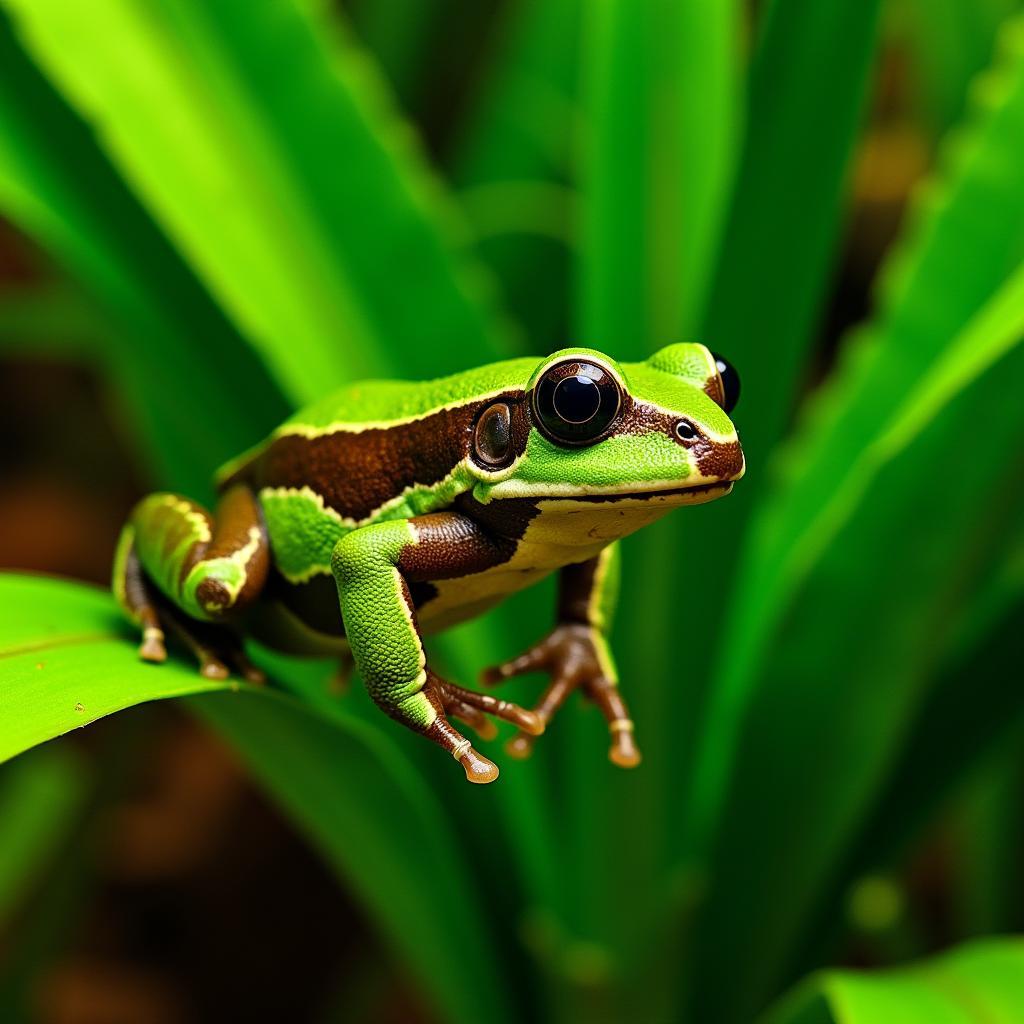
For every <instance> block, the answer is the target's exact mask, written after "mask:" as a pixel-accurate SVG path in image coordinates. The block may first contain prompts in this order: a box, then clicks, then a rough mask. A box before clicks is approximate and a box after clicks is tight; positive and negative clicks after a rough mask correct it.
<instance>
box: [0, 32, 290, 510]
mask: <svg viewBox="0 0 1024 1024" xmlns="http://www.w3.org/2000/svg"><path fill="white" fill-rule="evenodd" d="M0 207H2V209H3V212H4V214H5V216H8V217H10V219H11V220H12V221H14V222H15V223H17V224H18V225H20V226H21V227H22V228H23V229H24V230H25V231H26V232H27V233H29V234H30V235H32V236H33V237H34V238H35V239H37V240H38V241H40V242H41V243H42V244H43V245H44V246H45V247H46V248H47V249H48V250H49V251H50V252H51V253H53V254H54V255H55V256H56V257H57V258H58V259H59V260H61V261H62V262H63V263H64V264H66V266H67V267H68V268H69V269H70V270H71V271H72V272H73V273H74V274H76V275H77V277H78V278H79V279H80V280H81V281H82V282H84V283H85V284H86V286H87V287H88V288H89V289H90V290H91V292H92V293H93V294H94V295H95V296H96V297H97V298H98V299H99V300H101V302H102V304H103V307H104V312H105V313H106V314H107V316H108V317H109V319H110V321H111V323H112V325H113V328H114V329H112V330H110V331H103V332H102V338H103V340H104V349H105V350H107V349H108V350H109V352H110V354H111V355H112V357H113V358H112V359H111V360H110V363H111V365H112V368H113V369H114V371H115V372H116V374H117V376H118V379H119V382H120V384H121V385H122V386H121V393H122V395H123V397H124V400H125V401H126V402H128V403H129V405H130V407H131V408H132V410H133V412H134V414H135V422H136V424H137V427H138V431H139V433H140V434H141V435H142V436H143V437H144V438H145V440H147V441H148V442H149V447H148V451H147V460H148V461H149V462H150V463H151V464H152V465H151V466H150V467H148V468H150V470H151V471H152V472H154V474H155V475H156V474H159V475H161V476H162V479H163V482H164V483H165V484H166V485H169V486H171V487H174V488H178V489H182V490H188V491H189V492H190V493H192V494H194V495H196V496H200V495H204V494H207V493H208V489H209V480H210V476H211V474H210V470H211V466H215V465H218V464H219V463H220V462H223V461H225V460H226V459H228V458H229V457H231V456H232V455H235V454H237V452H239V451H240V450H242V449H244V448H247V447H248V446H249V445H251V444H253V443H254V442H255V441H256V440H258V439H259V438H260V437H261V436H263V435H264V434H265V433H267V432H268V431H269V430H270V429H271V428H272V427H273V426H275V425H276V423H278V422H279V421H280V420H281V419H283V418H284V416H285V415H286V414H287V412H288V406H287V405H286V403H285V401H284V398H283V396H282V393H281V391H280V389H279V388H278V387H277V385H276V384H275V383H274V381H272V380H271V379H270V378H269V377H268V375H267V372H266V369H265V368H264V367H263V365H262V364H261V362H260V360H259V359H258V357H257V356H256V353H255V352H254V351H253V350H252V348H251V347H250V346H249V345H248V344H247V343H246V341H245V340H244V339H242V338H241V336H240V335H239V334H238V333H237V332H236V331H235V329H234V327H233V326H232V325H231V324H230V323H229V322H228V320H227V318H226V317H225V316H224V314H223V313H222V312H221V311H220V310H219V309H218V308H217V306H215V305H214V303H213V302H212V301H211V299H210V296H209V295H208V294H207V293H206V292H205V291H204V290H203V288H202V286H201V285H200V284H199V282H198V281H197V280H196V278H195V276H194V275H193V273H192V271H191V269H190V268H189V267H188V266H186V265H185V264H184V263H183V262H182V260H181V258H180V257H179V256H178V254H177V253H176V252H175V251H174V250H173V249H172V248H171V247H170V246H169V245H168V244H167V240H166V239H165V238H164V237H163V235H161V234H160V232H159V231H158V230H157V229H156V228H155V227H154V225H153V223H152V222H151V221H150V219H149V217H148V216H147V214H146V212H145V211H144V210H143V209H142V207H141V206H140V205H139V203H138V202H137V201H136V199H135V198H134V196H133V195H132V194H131V193H130V192H129V191H128V189H127V188H126V187H125V185H124V183H123V182H122V181H121V180H120V179H119V178H118V176H117V174H116V172H115V170H114V168H113V167H112V166H111V165H110V163H109V161H108V160H107V158H106V157H105V156H104V154H103V153H102V151H101V150H100V149H99V147H98V146H97V143H96V138H95V136H94V135H93V134H92V133H91V132H90V130H89V128H88V127H87V126H86V125H85V124H84V123H83V122H82V120H81V119H80V118H78V117H77V116H76V115H75V114H74V113H73V112H72V111H71V110H70V109H69V108H68V107H67V105H66V104H65V103H64V102H63V100H62V99H61V98H60V97H59V96H58V95H57V94H56V93H55V92H54V90H53V88H52V87H51V86H50V84H49V83H48V82H47V81H46V79H44V78H43V76H42V75H41V74H40V72H39V70H38V69H37V68H36V67H35V66H34V65H33V64H32V63H31V62H30V61H29V60H28V59H27V57H26V55H25V53H24V51H23V50H22V49H21V48H20V47H19V46H18V43H17V40H16V38H15V36H14V33H13V30H12V27H11V24H10V21H9V20H8V18H7V16H6V14H4V13H2V12H0ZM225 380H230V381H231V382H232V388H231V391H232V393H233V394H237V395H239V396H244V399H245V400H244V402H242V401H238V402H236V403H234V404H233V408H232V411H231V415H226V414H225V410H224V407H225V399H224V393H225V388H224V386H223V381H225Z"/></svg>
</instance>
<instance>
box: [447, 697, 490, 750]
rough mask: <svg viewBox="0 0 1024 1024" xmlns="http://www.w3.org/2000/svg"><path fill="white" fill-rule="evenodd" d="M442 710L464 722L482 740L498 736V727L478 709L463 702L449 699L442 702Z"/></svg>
mask: <svg viewBox="0 0 1024 1024" xmlns="http://www.w3.org/2000/svg"><path fill="white" fill-rule="evenodd" d="M444 709H445V712H446V713H447V714H449V715H451V716H453V717H454V718H458V719H459V720H460V721H462V722H465V723H466V725H468V726H469V727H470V728H471V729H473V730H474V731H475V732H476V734H477V735H478V736H479V737H480V739H482V740H493V739H494V738H495V736H497V735H498V727H497V726H496V725H495V724H494V723H493V722H492V721H491V720H490V719H489V718H488V717H487V716H486V715H485V714H484V713H483V712H482V711H481V710H480V709H479V708H475V707H473V706H472V705H471V704H467V703H466V702H465V701H464V700H457V699H455V698H451V697H449V698H448V699H447V700H446V701H445V702H444Z"/></svg>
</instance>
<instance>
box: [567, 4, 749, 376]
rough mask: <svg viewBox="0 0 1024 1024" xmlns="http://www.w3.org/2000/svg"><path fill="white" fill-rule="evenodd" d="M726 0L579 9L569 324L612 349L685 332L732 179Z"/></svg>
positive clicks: (731, 33) (625, 353)
mask: <svg viewBox="0 0 1024 1024" xmlns="http://www.w3.org/2000/svg"><path fill="white" fill-rule="evenodd" d="M736 29H737V12H736V9H735V7H734V5H733V4H731V3H718V4H707V3H700V2H698V0H688V2H685V3H677V2H670V0H599V2H597V3H593V4H591V5H589V6H588V7H587V9H586V21H585V27H584V31H585V33H586V38H587V43H588V47H587V54H586V59H585V62H584V75H585V82H586V98H587V110H586V118H587V121H586V123H587V131H586V133H585V136H584V138H585V144H584V150H583V165H582V174H583V178H582V193H583V212H582V232H581V239H580V242H581V251H580V259H581V265H580V273H579V282H578V291H579V294H578V309H577V316H576V323H577V332H578V334H579V336H580V337H582V338H586V339H588V344H594V345H598V346H601V345H604V346H607V347H608V348H609V349H610V350H614V351H615V352H616V354H617V355H618V356H619V357H620V358H628V357H642V356H643V355H645V354H647V353H649V352H651V351H653V350H654V349H655V348H658V347H660V346H662V345H665V344H668V343H669V342H672V341H679V340H682V339H683V338H684V337H687V336H689V334H690V333H691V332H692V331H693V330H694V328H695V326H696V320H697V313H698V311H699V310H700V308H701V306H702V304H703V294H704V288H705V284H706V281H707V275H708V271H709V269H710V265H711V259H712V256H713V254H714V253H715V251H716V249H717V244H718V233H719V228H720V225H721V221H722V217H723V214H724V208H725V203H726V201H727V199H728V188H729V184H730V182H731V180H732V172H733V159H734V152H735V148H736V141H737V111H736V107H737V103H738V96H737V88H736V67H735V64H736V54H735V52H734V51H735V49H736V34H737V33H736Z"/></svg>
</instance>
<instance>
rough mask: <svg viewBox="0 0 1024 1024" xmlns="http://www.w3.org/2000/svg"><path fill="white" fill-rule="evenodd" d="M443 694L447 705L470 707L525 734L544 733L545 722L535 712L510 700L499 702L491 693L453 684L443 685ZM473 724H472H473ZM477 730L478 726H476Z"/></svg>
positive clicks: (537, 734) (535, 734) (536, 734)
mask: <svg viewBox="0 0 1024 1024" xmlns="http://www.w3.org/2000/svg"><path fill="white" fill-rule="evenodd" d="M440 685H441V694H442V698H443V700H444V701H445V702H446V703H449V702H452V701H454V702H458V703H460V704H465V705H468V706H469V707H471V708H474V709H476V710H477V711H482V712H485V713H486V714H488V715H494V717H495V718H500V719H502V720H503V721H506V722H511V723H512V725H514V726H517V727H518V728H519V729H522V730H523V731H524V732H528V733H531V734H532V735H534V736H539V735H540V734H541V733H542V732H543V731H544V721H543V719H542V718H541V717H540V715H538V714H537V713H536V712H534V711H530V710H529V709H528V708H523V707H520V706H519V705H518V704H513V703H512V702H511V701H508V700H499V699H498V698H497V697H492V696H491V695H490V694H489V693H477V692H476V691H475V690H464V689H463V688H462V687H461V686H454V685H453V684H452V683H442V684H440ZM471 724H472V723H471ZM474 728H476V726H474Z"/></svg>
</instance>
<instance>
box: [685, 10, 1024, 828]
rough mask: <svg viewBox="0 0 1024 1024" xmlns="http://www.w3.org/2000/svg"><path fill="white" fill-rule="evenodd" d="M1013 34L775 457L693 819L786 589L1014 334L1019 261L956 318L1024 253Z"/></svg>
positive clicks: (723, 756)
mask: <svg viewBox="0 0 1024 1024" xmlns="http://www.w3.org/2000/svg"><path fill="white" fill-rule="evenodd" d="M1018 28H1021V29H1024V24H1020V23H1019V24H1018ZM1017 36H1018V37H1019V38H1017V39H1013V40H1010V37H1009V35H1008V37H1007V38H1008V40H1010V42H1011V43H1012V50H1011V49H1010V47H1008V50H1009V51H1010V52H1008V55H1007V58H1006V60H1005V61H1004V65H1003V67H1002V69H1001V71H1000V73H999V74H998V75H993V76H991V77H990V78H989V79H988V80H987V87H986V89H985V90H984V94H983V95H984V102H983V106H982V109H980V110H979V111H978V112H976V115H975V121H974V126H973V129H972V131H971V133H970V134H969V135H964V136H960V137H958V138H957V139H956V140H955V142H954V144H953V145H951V147H950V152H949V154H948V157H947V160H946V161H945V164H944V166H943V167H942V169H941V171H940V172H939V178H938V179H937V180H936V181H935V182H933V183H932V184H930V185H929V186H928V188H927V189H923V190H922V192H921V193H920V197H921V198H920V201H919V203H918V205H917V207H916V209H915V210H914V211H913V213H912V214H911V216H910V218H909V226H908V229H907V231H906V233H905V235H904V240H903V242H902V243H901V244H900V246H899V247H898V248H897V250H896V252H895V254H894V256H893V257H892V259H891V260H890V262H889V264H888V266H887V269H886V271H885V273H884V274H883V276H882V282H883V287H882V291H881V309H880V311H879V314H878V316H877V318H876V321H875V323H874V325H873V326H872V327H871V329H870V330H869V332H868V333H867V334H866V336H863V337H861V338H860V339H859V340H858V341H857V342H856V344H851V345H849V346H848V347H847V351H846V354H845V358H844V359H843V361H842V362H841V365H840V367H839V369H838V370H837V372H836V373H835V374H834V377H833V379H832V380H831V381H830V382H829V383H828V384H827V385H826V386H825V387H824V388H823V389H822V391H821V392H820V394H818V395H817V396H814V398H813V400H812V401H811V402H809V403H808V407H809V410H808V413H807V415H806V416H805V422H804V423H803V425H802V429H801V431H800V432H799V434H798V437H797V440H796V441H795V442H793V443H792V444H791V445H790V447H789V448H788V449H787V450H785V452H784V457H783V458H780V459H779V460H777V465H776V468H777V469H778V470H781V480H779V481H777V486H776V487H775V490H774V493H773V494H772V495H771V499H770V501H768V502H767V503H766V504H765V505H764V506H763V507H762V510H761V512H760V514H759V516H758V520H757V523H756V524H755V530H754V532H753V534H752V540H751V542H750V543H749V544H748V545H747V548H746V551H745V555H744V560H743V562H744V564H743V576H742V578H741V580H740V583H739V585H738V587H737V597H736V602H735V605H734V607H733V609H732V612H731V615H730V617H729V619H728V628H727V631H726V633H727V635H729V636H732V637H734V638H737V640H738V641H739V642H736V643H733V644H732V645H730V647H729V649H728V653H727V657H726V658H725V659H724V660H723V662H722V665H721V668H720V672H719V678H718V683H717V684H716V690H715V703H714V704H713V706H712V708H711V711H710V713H709V717H708V726H707V730H706V732H705V736H704V740H703V744H702V746H703V749H704V751H705V757H706V763H705V764H704V765H703V769H702V774H701V776H700V780H699V783H698V785H701V786H704V787H706V790H705V792H704V793H703V794H702V795H701V796H700V797H699V798H698V800H697V803H696V804H695V806H694V809H693V812H692V813H691V820H696V819H699V817H700V815H708V814H713V813H715V808H716V807H718V806H720V804H719V803H718V797H717V796H716V795H715V794H716V793H717V792H720V790H719V788H718V787H720V785H721V782H722V778H723V773H724V771H725V770H726V768H725V766H726V765H727V763H728V760H729V758H730V757H731V753H732V750H733V737H732V729H733V726H734V724H735V723H736V722H737V721H738V718H739V716H740V715H741V714H742V710H743V707H744V705H745V697H744V693H745V692H747V691H748V690H749V688H750V687H751V686H752V685H754V683H753V680H754V679H755V673H756V671H757V665H758V663H759V660H760V659H762V658H763V657H764V654H765V651H766V645H767V644H768V643H769V641H770V640H771V638H772V630H773V628H774V626H775V624H776V623H778V622H779V621H780V619H781V618H782V617H783V615H784V613H785V611H786V609H787V608H788V606H789V601H790V596H791V595H792V593H793V591H794V589H795V588H796V587H797V586H798V584H799V582H800V581H801V580H802V579H803V578H805V577H806V576H807V575H808V574H809V573H811V572H812V571H813V570H814V567H815V565H816V563H817V562H818V560H819V559H820V558H821V557H822V555H823V553H824V552H825V551H826V549H827V546H828V545H829V543H830V542H831V541H832V538H834V537H835V535H836V532H837V531H838V530H839V529H840V527H841V525H842V524H843V523H844V522H845V521H847V520H848V519H850V518H851V517H853V516H854V515H855V514H856V512H857V510H859V509H861V508H863V507H864V499H865V496H866V493H867V488H868V487H869V486H870V485H871V482H872V479H873V477H874V475H875V474H876V473H877V471H878V469H879V468H880V466H881V465H882V464H883V463H884V462H885V461H887V460H888V459H889V458H891V457H892V455H893V454H894V453H895V448H897V447H898V446H899V445H900V444H902V443H905V442H906V440H907V439H908V437H909V436H911V435H912V434H913V432H914V430H915V428H918V427H920V426H921V425H922V424H923V421H924V420H925V419H927V417H928V416H929V415H934V414H935V413H936V412H938V411H940V410H941V407H942V403H943V402H945V401H948V399H949V397H950V395H951V394H952V393H953V392H954V391H955V390H956V388H957V378H958V376H959V377H962V378H963V380H964V381H969V380H970V378H971V377H972V376H973V375H976V374H977V372H978V371H979V370H981V369H984V365H985V362H986V361H992V360H995V359H998V358H999V355H1000V354H1001V349H1000V346H1002V349H1005V348H1006V347H1007V346H1010V345H1014V344H1016V342H1017V341H1018V340H1019V337H1018V336H1017V335H1015V333H1014V332H1015V329H1016V328H1015V320H1016V318H1017V317H1018V316H1019V315H1020V310H1021V308H1022V307H1021V302H1022V296H1024V292H1022V289H1024V273H1022V272H1021V271H1018V272H1017V274H1016V276H1015V277H1014V278H1013V279H1012V281H1011V282H1010V283H1009V284H1007V285H1006V286H1005V287H1003V288H1002V290H1001V291H1000V292H999V294H998V295H997V297H996V298H995V299H992V300H991V301H990V302H989V304H988V306H987V307H986V308H985V312H984V313H983V314H979V315H978V316H977V317H976V319H975V320H974V321H973V323H972V325H971V327H970V328H969V329H966V330H965V329H964V325H965V324H967V322H968V320H970V318H971V317H972V316H973V315H974V314H975V313H976V311H977V310H978V309H979V307H980V306H981V305H982V304H983V303H984V302H985V301H986V299H988V298H989V297H990V296H991V295H993V293H995V292H996V290H997V289H999V288H1000V286H1001V285H1002V284H1003V282H1004V280H1005V278H1006V275H1007V273H1009V272H1010V271H1011V270H1013V269H1014V268H1015V265H1016V262H1017V261H1018V260H1019V259H1020V258H1021V256H1022V255H1024V193H1021V191H1020V189H1019V188H1018V187H1017V185H1018V181H1019V179H1020V176H1021V175H1024V149H1022V148H1021V147H1020V146H1019V145H1018V140H1019V138H1020V137H1021V132H1022V130H1024V33H1021V32H1018V33H1017ZM965 247H969V248H970V249H971V251H972V252H976V254H977V255H976V257H975V258H973V259H972V260H970V261H968V262H967V263H965V262H964V261H962V260H961V259H960V258H959V254H960V253H961V252H963V251H964V248H965ZM951 338H955V339H956V340H955V344H951V343H950V339H951ZM1001 475H1003V476H1005V475H1006V474H1005V473H1002V474H1001ZM729 723H732V724H729ZM712 763H713V764H714V767H712ZM700 829H701V826H699V825H698V826H697V831H698V833H699V832H700Z"/></svg>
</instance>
